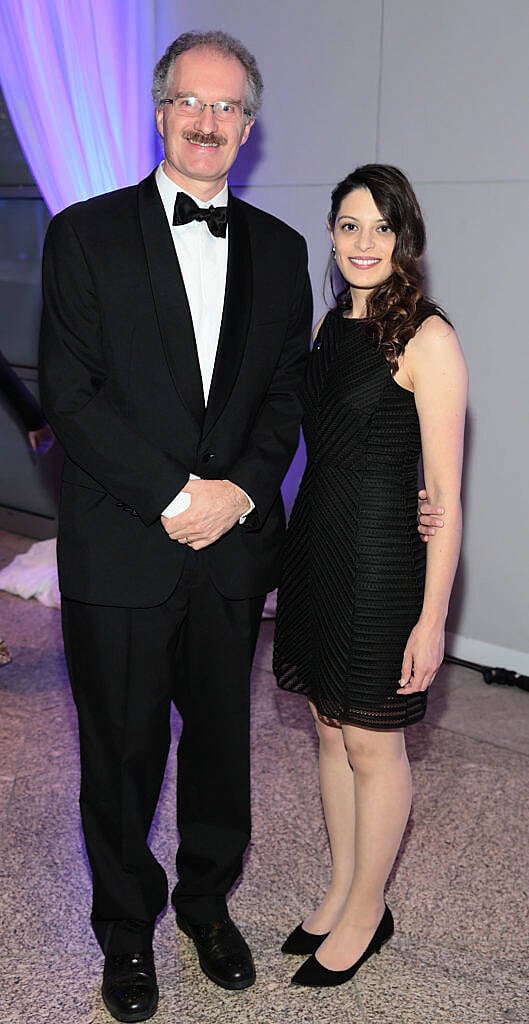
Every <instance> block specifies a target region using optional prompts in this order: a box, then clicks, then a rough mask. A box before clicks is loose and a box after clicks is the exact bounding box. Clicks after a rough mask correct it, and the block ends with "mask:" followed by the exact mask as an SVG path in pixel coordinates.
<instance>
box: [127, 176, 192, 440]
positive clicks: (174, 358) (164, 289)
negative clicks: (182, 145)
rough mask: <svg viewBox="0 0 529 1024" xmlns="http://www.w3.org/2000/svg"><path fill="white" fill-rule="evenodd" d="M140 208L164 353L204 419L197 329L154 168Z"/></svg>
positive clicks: (184, 395) (185, 396) (188, 402)
mask: <svg viewBox="0 0 529 1024" xmlns="http://www.w3.org/2000/svg"><path fill="white" fill-rule="evenodd" d="M138 209H139V218H140V225H141V230H142V232H143V239H144V243H145V252H146V255H147V264H148V267H149V274H150V279H151V287H152V292H153V296H154V302H155V306H156V312H157V316H158V325H159V328H160V334H161V337H162V343H163V347H164V351H165V356H166V359H167V363H168V366H169V370H170V373H171V377H172V380H173V383H174V386H175V388H176V390H177V391H178V394H179V395H180V398H181V400H182V402H183V403H184V405H185V406H187V408H188V409H189V412H190V413H191V415H192V416H193V417H194V419H195V420H197V422H198V423H202V421H203V419H204V393H203V390H202V378H201V375H200V365H199V362H198V355H197V347H196V342H195V333H194V330H193V321H192V319H191V312H190V309H189V303H188V301H187V295H186V290H185V287H184V281H183V278H182V274H181V271H180V264H179V263H178V258H177V256H176V252H175V248H174V245H173V240H172V237H171V232H170V229H169V225H168V223H167V218H166V216H165V211H164V208H163V204H162V200H161V198H160V194H159V192H158V189H157V186H156V180H155V177H154V172H153V173H152V174H151V175H149V177H148V178H145V179H144V181H141V182H140V184H139V186H138Z"/></svg>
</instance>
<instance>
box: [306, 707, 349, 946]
mask: <svg viewBox="0 0 529 1024" xmlns="http://www.w3.org/2000/svg"><path fill="white" fill-rule="evenodd" d="M310 708H311V711H312V714H313V715H314V719H315V722H316V729H317V732H318V737H319V741H320V754H319V759H320V786H321V798H322V803H323V812H324V815H325V824H326V826H327V832H328V835H329V843H330V847H331V857H332V876H331V884H330V886H329V889H328V892H327V894H326V896H325V898H324V900H323V901H322V903H321V904H320V906H319V907H318V908H317V910H315V911H313V913H312V914H309V915H308V917H306V918H305V920H304V922H303V927H304V928H305V930H306V931H308V932H313V933H314V934H315V935H323V934H324V933H325V932H328V931H330V930H331V928H332V927H333V925H335V924H336V922H337V920H338V918H339V917H340V914H341V912H342V909H343V906H344V903H345V901H346V898H347V895H348V893H349V890H350V888H351V882H352V878H353V870H354V820H355V800H354V778H353V772H352V769H351V765H350V764H349V760H348V757H347V750H346V748H345V744H344V737H343V733H342V729H341V726H340V725H337V726H333V725H327V724H325V723H324V722H322V721H321V720H320V719H319V718H318V714H317V711H316V709H315V708H314V706H313V705H312V704H310Z"/></svg>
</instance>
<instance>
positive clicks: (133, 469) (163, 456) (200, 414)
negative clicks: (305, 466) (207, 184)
mask: <svg viewBox="0 0 529 1024" xmlns="http://www.w3.org/2000/svg"><path fill="white" fill-rule="evenodd" d="M228 209H229V247H228V270H227V281H226V294H225V302H224V311H223V317H222V326H221V330H220V338H219V345H218V350H217V357H216V362H215V368H214V373H213V380H212V384H211V391H210V395H209V399H208V403H207V407H206V408H204V398H203V392H202V382H201V376H200V369H199V363H198V357H197V351H196V344H195V338H194V332H193V325H192V320H191V314H190V311H189V306H188V302H187V296H186V293H185V288H184V284H183V280H182V275H181V273H180V268H179V265H178V260H177V257H176V254H175V250H174V245H173V241H172V237H171V231H170V228H169V226H168V223H167V218H166V215H165V212H164V209H163V205H162V202H161V199H160V196H159V193H158V189H157V187H156V182H155V178H154V174H151V175H150V176H149V177H148V178H146V179H145V180H144V181H142V182H140V184H139V185H137V186H134V187H131V188H126V189H121V190H119V191H117V192H112V193H109V194H108V195H104V196H100V197H98V198H96V199H90V200H88V201H87V202H84V203H78V204H76V205H75V206H72V207H70V208H68V209H67V210H64V211H63V212H62V213H60V214H58V215H57V216H56V217H55V218H54V219H53V220H52V222H51V224H50V226H49V229H48V234H47V238H46V244H45V250H44V262H43V292H44V307H43V318H42V328H41V349H40V381H41V397H42V402H43V406H44V411H45V414H46V417H47V419H48V421H49V423H50V424H51V426H52V428H53V430H54V431H55V433H56V434H57V437H58V438H59V440H60V441H61V443H62V445H63V447H64V449H65V453H66V459H65V466H64V473H63V484H62V493H61V507H60V517H59V540H58V555H59V575H60V583H61V589H62V592H63V594H64V595H65V596H67V597H69V598H73V599H75V600H80V601H85V602H88V603H94V604H108V605H122V606H129V607H134V606H139V607H149V606H153V605H156V604H159V603H161V602H162V601H164V600H165V599H166V598H167V597H168V596H169V595H170V594H171V592H172V591H173V589H174V587H175V585H176V583H177V581H178V578H179V575H180V572H181V568H182V565H183V561H184V558H185V555H186V548H185V547H184V546H182V545H180V544H178V543H176V542H173V541H171V540H170V539H169V538H168V536H167V535H166V533H165V530H164V529H163V527H162V525H161V522H160V514H161V511H162V509H164V508H165V507H166V505H167V504H168V503H169V501H171V499H172V498H173V497H174V496H175V495H176V494H177V492H178V491H179V490H180V489H181V488H182V487H183V486H184V485H185V483H186V481H187V480H188V478H189V474H190V473H195V474H196V475H197V476H200V477H205V478H209V479H229V480H232V481H233V482H234V483H236V484H238V485H239V486H240V487H242V488H243V489H244V490H245V491H246V492H247V493H248V494H249V495H250V496H251V497H252V499H253V501H254V502H255V506H256V507H255V511H254V512H253V513H252V514H251V515H250V516H249V517H248V519H247V520H246V523H245V524H244V525H242V526H240V525H238V524H237V525H236V526H234V527H233V528H232V529H231V530H230V531H229V532H228V533H227V534H226V535H225V536H223V537H221V538H220V539H219V540H218V541H217V542H216V543H215V544H213V545H211V546H210V547H209V548H208V549H207V558H208V562H209V571H210V574H211V577H212V580H213V582H214V584H215V586H216V587H217V588H218V589H219V590H220V592H221V593H223V594H224V595H225V596H226V597H230V598H242V597H251V596H255V595H257V594H262V593H264V592H265V591H267V590H270V589H271V588H273V587H274V586H275V585H276V582H277V573H278V564H279V559H280V554H281V547H282V539H283V533H284V511H283V506H282V501H281V494H280V485H281V481H282V479H283V477H284V475H285V472H286V470H287V468H288V465H289V463H290V461H291V459H292V456H293V454H294V451H295V448H296V445H297V441H298V435H299V420H300V407H299V399H298V389H299V385H300V381H301V377H302V374H303V369H304V364H305V359H306V354H307V351H308V345H309V336H310V325H311V316H312V302H311V293H310V284H309V279H308V273H307V252H306V245H305V242H304V240H303V238H302V237H301V236H300V235H299V234H297V232H295V231H293V230H292V229H291V228H289V227H287V225H285V224H283V223H282V222H281V221H279V220H277V219H276V218H275V217H272V216H270V215H269V214H266V213H263V212H262V211H261V210H258V209H256V208H254V207H252V206H249V205H248V204H247V203H244V202H242V201H241V200H239V199H236V198H234V197H233V196H232V195H230V198H229V204H228Z"/></svg>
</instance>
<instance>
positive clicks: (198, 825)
mask: <svg viewBox="0 0 529 1024" xmlns="http://www.w3.org/2000/svg"><path fill="white" fill-rule="evenodd" d="M205 556H206V552H194V551H192V550H191V549H190V550H189V551H188V557H187V561H186V567H185V569H184V572H183V575H182V577H181V579H180V581H179V583H178V586H177V588H176V590H175V591H174V593H173V594H172V596H171V597H170V598H169V600H168V601H166V602H165V603H164V604H162V605H159V606H157V607H155V608H121V607H118V608H116V607H107V606H105V607H101V606H99V605H88V604H83V603H81V602H78V601H70V600H68V599H64V600H63V605H62V608H63V613H62V614H63V634H64V642H65V651H66V658H67V662H68V669H69V673H70V680H71V685H72V691H73V696H74V700H75V703H76V707H77V712H78V717H79V738H80V752H81V795H80V807H81V815H82V822H83V830H84V836H85V842H86V848H87V853H88V857H89V860H90V865H91V868H92V876H93V906H92V924H93V927H94V931H95V934H96V937H97V939H98V941H99V943H100V945H101V947H102V948H103V950H104V951H105V952H106V951H108V950H109V949H112V951H113V952H125V951H132V950H136V949H138V948H141V947H146V946H147V947H148V946H149V945H150V942H151V939H152V931H153V928H154V921H155V918H156V916H157V915H158V914H159V913H160V911H161V910H162V909H163V907H164V906H165V903H166V901H167V892H168V888H167V877H166V874H165V871H164V869H163V867H162V866H161V865H160V864H159V863H158V862H157V860H156V859H155V857H154V855H153V854H152V852H151V850H150V849H149V846H148V833H149V829H150V826H151V823H152V819H153V815H154V812H155V809H156V804H157V802H158V797H159V793H160V787H161V784H162V780H163V774H164V769H165V764H166V760H167V754H168V750H169V743H170V728H169V716H170V708H171V701H172V700H173V701H174V703H175V704H176V706H177V708H178V710H179V712H180V715H181V717H182V722H183V727H182V735H181V738H180V742H179V747H178V795H177V821H178V830H179V834H180V845H179V848H178V852H177V856H176V866H177V872H178V883H177V885H176V887H175V889H174V891H173V894H172V901H173V903H174V905H175V906H176V907H177V909H181V910H183V911H185V913H186V914H187V915H188V916H189V917H190V918H191V919H194V920H195V922H197V923H200V921H204V920H207V919H208V918H211V917H212V916H214V915H215V913H216V912H217V911H218V910H220V909H221V908H223V907H224V906H225V894H226V893H227V892H228V890H229V889H230V888H231V886H232V885H233V883H234V882H235V880H236V878H237V876H238V875H239V874H240V872H241V870H242V856H243V853H244V850H245V849H246V846H247V844H248V840H249V837H250V757H249V681H250V669H251V662H252V658H253V654H254V650H255V643H256V639H257V633H258V630H259V622H260V618H261V613H262V609H263V603H264V597H262V598H261V597H259V598H250V599H247V600H238V601H231V600H228V599H227V598H224V597H223V596H222V595H221V594H219V593H218V591H217V590H216V589H215V588H214V586H213V585H212V583H211V581H210V579H209V577H208V574H207V569H206V565H207V557H205Z"/></svg>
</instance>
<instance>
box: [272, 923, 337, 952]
mask: <svg viewBox="0 0 529 1024" xmlns="http://www.w3.org/2000/svg"><path fill="white" fill-rule="evenodd" d="M328 934H329V932H325V935H314V933H313V932H306V931H305V929H304V927H303V925H301V924H298V926H297V928H294V931H293V932H291V933H290V935H289V936H288V938H287V939H285V941H284V943H283V945H282V946H281V952H282V953H290V954H292V955H293V956H309V954H310V953H315V952H316V950H317V949H318V947H319V946H321V944H322V942H323V940H324V939H326V938H327V936H328Z"/></svg>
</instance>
